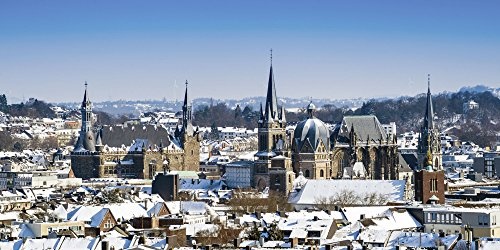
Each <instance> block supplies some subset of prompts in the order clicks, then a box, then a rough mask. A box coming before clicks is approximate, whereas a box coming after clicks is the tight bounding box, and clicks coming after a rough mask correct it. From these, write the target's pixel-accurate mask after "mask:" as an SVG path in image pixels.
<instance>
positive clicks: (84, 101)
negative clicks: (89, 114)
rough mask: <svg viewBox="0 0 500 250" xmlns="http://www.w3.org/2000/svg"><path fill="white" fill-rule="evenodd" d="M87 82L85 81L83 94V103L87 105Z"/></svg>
mask: <svg viewBox="0 0 500 250" xmlns="http://www.w3.org/2000/svg"><path fill="white" fill-rule="evenodd" d="M87 86H88V84H87V81H85V93H84V94H83V103H86V102H87V101H88V100H87Z"/></svg>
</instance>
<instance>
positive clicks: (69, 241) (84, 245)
mask: <svg viewBox="0 0 500 250" xmlns="http://www.w3.org/2000/svg"><path fill="white" fill-rule="evenodd" d="M98 241H99V238H90V237H87V238H65V239H64V241H63V242H62V244H61V245H60V248H59V249H72V250H80V249H81V250H87V249H96V247H97V243H98Z"/></svg>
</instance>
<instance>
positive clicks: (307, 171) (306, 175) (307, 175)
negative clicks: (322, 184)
mask: <svg viewBox="0 0 500 250" xmlns="http://www.w3.org/2000/svg"><path fill="white" fill-rule="evenodd" d="M304 177H307V178H309V169H306V172H305V173H304Z"/></svg>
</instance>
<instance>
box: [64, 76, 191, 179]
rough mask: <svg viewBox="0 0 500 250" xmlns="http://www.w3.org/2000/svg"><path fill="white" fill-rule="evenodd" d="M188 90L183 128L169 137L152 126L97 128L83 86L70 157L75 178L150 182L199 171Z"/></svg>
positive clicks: (163, 129) (163, 130) (163, 131)
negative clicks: (169, 173) (165, 175)
mask: <svg viewBox="0 0 500 250" xmlns="http://www.w3.org/2000/svg"><path fill="white" fill-rule="evenodd" d="M187 87H188V85H187V81H186V92H185V96H184V103H183V106H182V126H177V128H176V130H175V132H174V134H173V135H172V134H170V133H169V132H168V131H167V129H166V128H164V127H157V126H153V125H146V126H142V125H138V126H137V127H135V126H132V125H128V126H124V125H123V126H122V125H115V126H101V127H99V128H96V127H95V126H94V124H93V119H92V117H93V115H92V103H91V102H90V99H89V97H88V93H87V83H85V93H84V96H83V102H82V105H81V108H80V112H81V117H82V118H81V119H82V121H81V123H82V125H81V129H80V135H79V137H78V141H77V142H76V145H75V148H74V150H73V152H72V153H71V168H72V170H73V172H74V173H75V177H78V178H82V179H89V178H110V177H115V178H139V179H152V178H153V177H154V176H155V175H156V173H157V172H164V171H169V170H178V171H198V169H199V155H200V136H199V132H198V131H197V130H195V129H194V128H193V125H192V104H191V102H190V101H189V99H188V88H187ZM125 145H128V146H125Z"/></svg>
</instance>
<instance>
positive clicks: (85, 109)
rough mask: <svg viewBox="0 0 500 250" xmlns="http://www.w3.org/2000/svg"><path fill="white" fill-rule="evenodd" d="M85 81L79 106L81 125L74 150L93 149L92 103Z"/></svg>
mask: <svg viewBox="0 0 500 250" xmlns="http://www.w3.org/2000/svg"><path fill="white" fill-rule="evenodd" d="M87 85H88V84H87V82H85V93H84V94H83V101H82V105H81V107H80V113H81V116H82V121H81V122H82V126H81V128H80V135H79V136H78V141H77V142H76V145H75V150H76V151H79V150H88V151H95V139H94V132H93V131H92V103H91V102H90V99H89V97H88V94H87Z"/></svg>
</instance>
